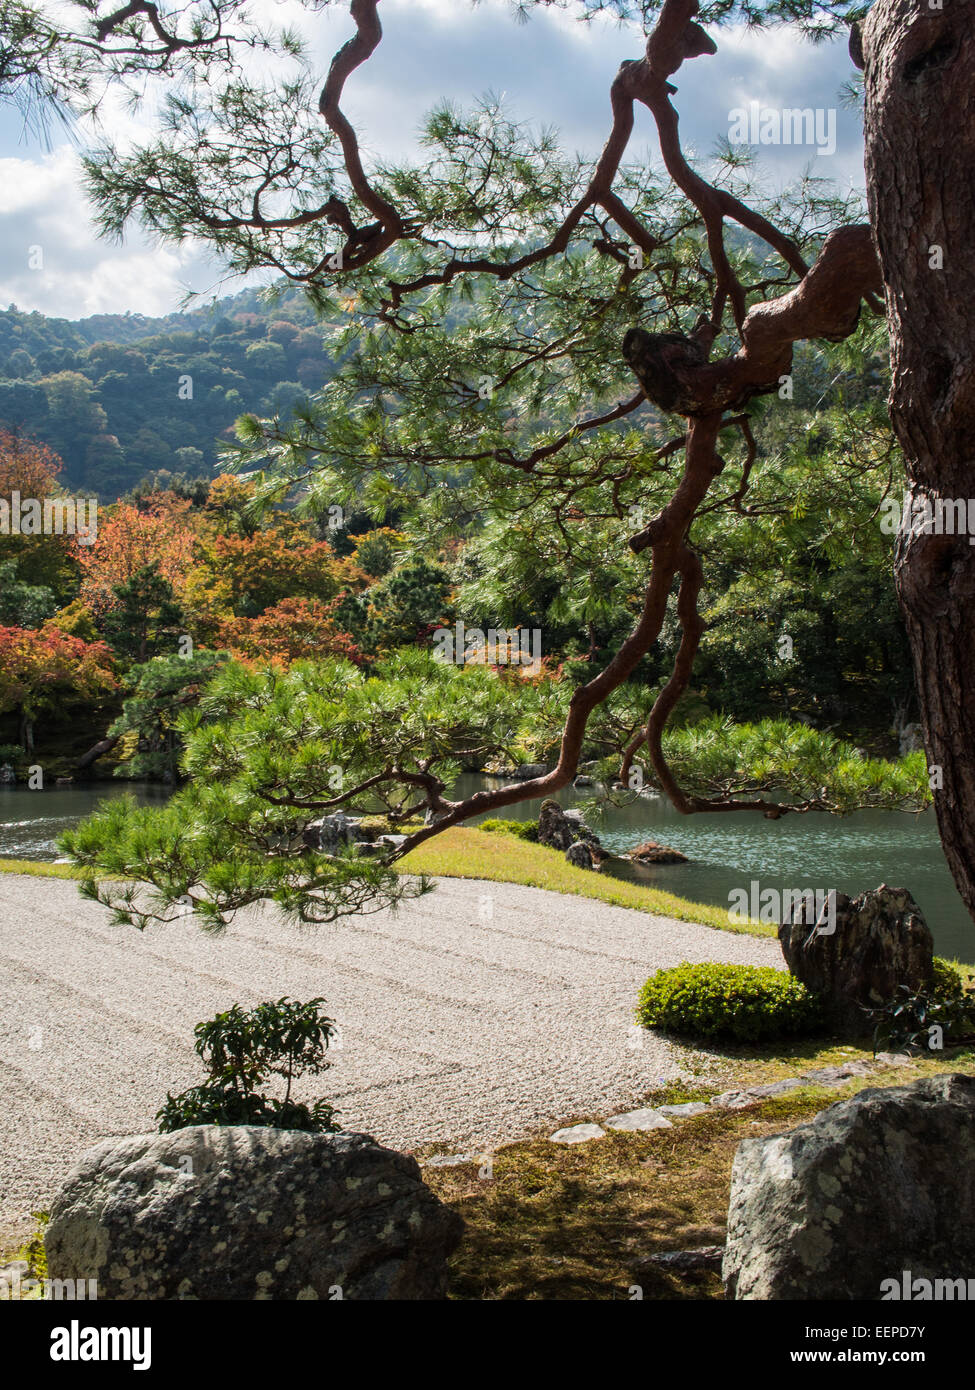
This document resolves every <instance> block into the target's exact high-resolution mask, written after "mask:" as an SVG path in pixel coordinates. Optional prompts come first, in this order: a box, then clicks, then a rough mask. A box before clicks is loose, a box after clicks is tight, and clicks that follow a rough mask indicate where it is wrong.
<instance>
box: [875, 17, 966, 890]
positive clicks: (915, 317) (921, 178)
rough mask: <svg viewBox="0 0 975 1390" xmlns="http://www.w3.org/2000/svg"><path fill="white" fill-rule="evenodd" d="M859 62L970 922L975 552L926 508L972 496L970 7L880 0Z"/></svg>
mask: <svg viewBox="0 0 975 1390" xmlns="http://www.w3.org/2000/svg"><path fill="white" fill-rule="evenodd" d="M934 3H935V4H936V3H937V0H934ZM853 47H855V45H854V46H853ZM853 47H851V51H853ZM862 56H863V59H864V71H865V83H866V97H867V110H866V167H867V188H868V195H869V199H870V217H871V223H872V225H873V228H874V231H875V234H876V238H877V246H878V250H879V252H880V259H881V264H882V267H883V273H884V283H885V286H886V296H887V316H888V321H889V325H890V338H891V352H892V366H893V386H892V391H891V401H890V406H891V418H892V420H893V424H894V429H895V430H896V432H897V437H898V439H899V440H900V443H901V446H902V448H903V450H904V453H905V455H906V461H907V472H908V479H909V486H910V490H911V494H912V497H913V507H912V509H911V510H912V512H913V523H912V522H910V521H907V522H905V524H902V526H901V530H900V533H899V535H898V539H897V549H896V557H895V577H896V583H897V592H898V596H899V598H900V603H901V607H902V609H903V612H904V616H905V620H906V623H907V633H908V639H909V641H910V644H911V650H912V653H913V660H914V672H915V677H916V680H917V689H918V698H919V701H920V708H921V721H922V727H923V729H924V739H925V747H926V749H927V755H928V763H929V767H930V768H931V770H932V772H934V773H935V778H934V783H933V784H934V785H935V786H936V783H937V772H938V770H939V769H940V771H941V774H942V776H943V787H942V788H941V789H940V790H939V789H937V786H936V790H935V806H936V809H937V816H938V825H939V828H940V832H941V840H942V844H943V845H944V850H945V855H946V857H947V860H948V864H949V867H950V869H951V872H952V874H953V875H954V878H955V882H956V883H957V885H958V889H959V891H960V893H961V895H962V897H963V899H964V900H965V903H966V905H967V907H968V909H969V911H970V912H971V913H972V915H973V917H975V545H971V544H969V536H968V535H966V534H962V535H957V534H956V535H950V534H936V533H934V532H932V531H930V530H929V531H928V532H925V531H924V530H923V529H921V528H922V526H923V519H922V516H920V515H919V509H920V507H921V506H922V504H923V502H924V500H925V499H927V501H929V502H930V503H932V507H933V504H934V503H935V501H936V500H937V499H939V498H941V499H948V498H950V499H957V500H959V501H964V502H965V505H966V509H967V499H969V498H975V250H973V243H972V237H973V234H975V0H944V4H943V9H939V8H934V7H933V5H932V0H878V3H877V4H876V5H875V6H874V8H873V9H872V10H871V11H870V13H869V15H868V16H867V18H866V20H865V21H864V24H863V32H862ZM972 516H973V521H975V504H973V508H972ZM972 540H975V531H973V534H972Z"/></svg>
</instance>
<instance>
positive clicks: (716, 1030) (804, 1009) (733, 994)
mask: <svg viewBox="0 0 975 1390" xmlns="http://www.w3.org/2000/svg"><path fill="white" fill-rule="evenodd" d="M637 1018H638V1020H639V1022H640V1023H642V1024H643V1026H644V1027H645V1028H659V1029H661V1030H662V1031H663V1032H665V1033H676V1034H678V1035H682V1036H684V1037H692V1038H731V1039H734V1040H735V1041H736V1042H762V1041H765V1040H768V1039H772V1038H783V1037H790V1036H795V1035H796V1034H799V1033H812V1032H814V1031H816V1029H818V1028H820V1027H822V1024H823V1012H822V1007H821V1005H820V1002H819V1000H818V999H817V998H816V996H815V995H814V994H811V993H810V992H809V990H807V989H806V987H805V985H803V984H800V982H799V981H798V980H796V979H794V978H793V976H791V975H787V974H785V973H784V972H783V971H781V970H773V969H772V967H771V966H758V965H718V964H714V963H711V962H708V963H706V964H704V965H691V964H689V963H688V962H687V961H685V962H684V963H683V964H682V965H675V966H671V967H670V968H669V969H667V970H658V971H657V973H656V975H651V976H650V979H649V980H647V982H646V984H645V985H644V986H643V989H642V990H641V991H640V1005H639V1009H638V1010H637Z"/></svg>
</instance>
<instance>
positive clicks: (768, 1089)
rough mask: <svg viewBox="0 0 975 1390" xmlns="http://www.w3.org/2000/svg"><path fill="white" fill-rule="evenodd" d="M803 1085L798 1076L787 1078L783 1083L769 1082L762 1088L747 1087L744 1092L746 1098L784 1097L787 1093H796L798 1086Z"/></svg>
mask: <svg viewBox="0 0 975 1390" xmlns="http://www.w3.org/2000/svg"><path fill="white" fill-rule="evenodd" d="M803 1085H805V1082H804V1081H802V1080H801V1079H800V1078H799V1077H798V1076H790V1077H787V1078H786V1080H784V1081H769V1082H766V1084H765V1085H764V1086H749V1088H748V1090H747V1091H746V1092H745V1094H746V1095H748V1096H763V1097H765V1096H784V1095H786V1094H787V1092H789V1091H798V1089H799V1088H800V1086H803Z"/></svg>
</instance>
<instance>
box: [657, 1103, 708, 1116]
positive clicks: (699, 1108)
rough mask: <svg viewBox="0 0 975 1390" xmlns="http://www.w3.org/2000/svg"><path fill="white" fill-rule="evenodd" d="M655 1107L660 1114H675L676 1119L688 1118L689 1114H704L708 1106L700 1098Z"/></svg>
mask: <svg viewBox="0 0 975 1390" xmlns="http://www.w3.org/2000/svg"><path fill="white" fill-rule="evenodd" d="M657 1109H658V1110H659V1111H660V1113H661V1115H676V1116H677V1118H678V1119H684V1118H690V1116H691V1115H706V1114H707V1111H708V1107H707V1106H706V1105H705V1104H704V1102H703V1101H700V1100H685V1101H684V1102H683V1103H682V1104H680V1105H658V1106H657Z"/></svg>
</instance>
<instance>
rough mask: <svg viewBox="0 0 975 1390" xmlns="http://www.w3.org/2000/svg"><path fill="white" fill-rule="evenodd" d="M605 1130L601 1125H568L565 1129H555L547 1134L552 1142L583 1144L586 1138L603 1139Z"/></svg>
mask: <svg viewBox="0 0 975 1390" xmlns="http://www.w3.org/2000/svg"><path fill="white" fill-rule="evenodd" d="M605 1138H606V1131H605V1130H604V1129H603V1127H602V1125H569V1126H568V1128H567V1129H557V1130H556V1131H555V1133H554V1134H550V1135H549V1139H550V1140H551V1142H552V1143H553V1144H584V1143H585V1142H586V1140H587V1139H605Z"/></svg>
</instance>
